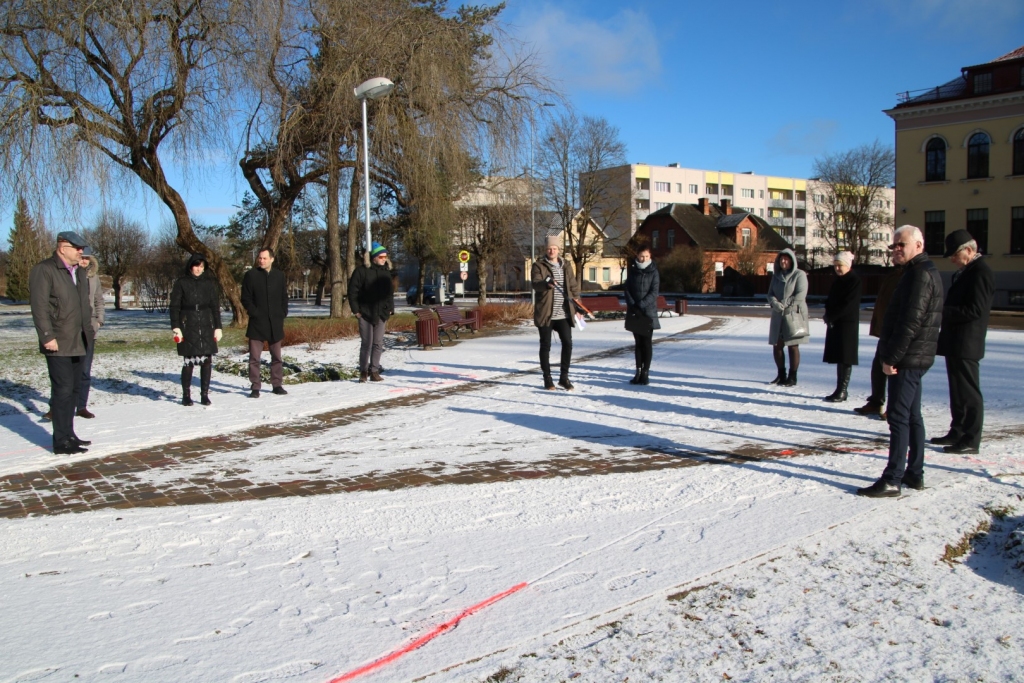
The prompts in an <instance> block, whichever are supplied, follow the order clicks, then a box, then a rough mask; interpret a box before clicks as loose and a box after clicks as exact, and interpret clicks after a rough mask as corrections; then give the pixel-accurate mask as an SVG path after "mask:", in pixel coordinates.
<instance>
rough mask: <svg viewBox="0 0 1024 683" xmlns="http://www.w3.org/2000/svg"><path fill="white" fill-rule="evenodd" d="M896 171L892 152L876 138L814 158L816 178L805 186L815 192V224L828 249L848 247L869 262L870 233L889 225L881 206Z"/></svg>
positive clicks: (854, 253)
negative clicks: (848, 148) (860, 144)
mask: <svg viewBox="0 0 1024 683" xmlns="http://www.w3.org/2000/svg"><path fill="white" fill-rule="evenodd" d="M895 172H896V155H895V153H894V152H893V150H892V148H890V147H886V146H885V145H882V144H881V143H880V142H877V141H876V142H874V143H872V144H870V145H862V146H860V147H855V148H854V149H851V150H848V151H846V152H838V153H836V154H827V155H825V156H823V157H821V158H819V159H816V160H815V162H814V174H815V175H816V176H817V177H816V178H815V179H814V182H813V184H812V186H811V187H809V188H808V189H809V191H810V192H811V193H812V195H816V196H812V199H814V200H815V201H814V205H815V210H814V224H815V225H816V226H817V227H818V230H820V231H821V234H822V235H823V236H824V239H825V242H826V243H827V245H828V246H829V248H830V249H831V250H832V251H833V252H837V251H843V250H848V251H851V252H853V255H854V257H855V258H856V260H857V262H865V261H867V260H868V257H869V254H870V250H871V247H872V246H873V242H875V240H872V239H871V233H872V232H873V231H875V232H877V231H879V230H880V229H881V228H891V227H892V224H893V217H892V214H890V213H889V212H888V211H887V210H886V209H885V208H884V207H885V190H886V189H887V188H889V187H890V186H891V185H892V183H893V179H894V177H895ZM874 246H876V247H877V248H881V244H875V245H874Z"/></svg>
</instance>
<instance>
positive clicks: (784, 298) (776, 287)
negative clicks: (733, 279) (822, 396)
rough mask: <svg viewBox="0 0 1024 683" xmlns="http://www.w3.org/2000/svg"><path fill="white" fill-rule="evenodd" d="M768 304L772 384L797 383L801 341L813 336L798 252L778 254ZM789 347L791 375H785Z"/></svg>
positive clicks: (804, 341) (787, 385)
mask: <svg viewBox="0 0 1024 683" xmlns="http://www.w3.org/2000/svg"><path fill="white" fill-rule="evenodd" d="M768 305H769V306H771V309H772V319H771V324H770V326H769V329H768V343H769V344H771V345H772V353H773V355H774V357H775V367H776V368H777V369H778V374H776V375H775V379H773V380H772V381H771V382H770V384H778V385H779V386H782V387H795V386H796V373H797V370H798V369H799V368H800V344H805V343H807V342H808V341H809V340H810V338H811V331H810V326H809V325H808V315H807V275H806V274H805V273H804V272H803V271H802V270H800V269H799V268H797V265H796V254H794V253H793V250H792V249H783V250H782V251H780V252H779V255H778V256H776V257H775V272H774V274H773V275H772V281H771V284H770V285H769V286H768ZM786 349H788V350H789V374H786V354H785V350H786Z"/></svg>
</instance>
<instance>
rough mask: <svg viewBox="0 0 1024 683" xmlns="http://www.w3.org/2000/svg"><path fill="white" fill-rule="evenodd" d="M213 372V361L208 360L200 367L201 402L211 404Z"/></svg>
mask: <svg viewBox="0 0 1024 683" xmlns="http://www.w3.org/2000/svg"><path fill="white" fill-rule="evenodd" d="M212 374H213V362H212V361H209V360H208V361H206V362H205V363H203V366H202V367H201V368H200V369H199V402H200V403H202V404H203V405H204V406H208V405H210V376H211V375H212Z"/></svg>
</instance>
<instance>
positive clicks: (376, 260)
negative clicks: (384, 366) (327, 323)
mask: <svg viewBox="0 0 1024 683" xmlns="http://www.w3.org/2000/svg"><path fill="white" fill-rule="evenodd" d="M348 305H349V308H351V309H352V313H353V314H354V315H355V316H356V318H358V319H359V340H360V344H359V381H360V382H365V381H366V380H367V378H368V377H369V379H370V381H371V382H380V381H381V380H383V379H384V378H383V377H381V376H380V354H381V353H382V352H383V351H384V326H385V323H387V320H388V318H390V317H391V315H392V314H393V313H394V312H395V284H394V282H393V281H392V280H391V271H390V270H389V269H388V251H387V249H385V248H384V246H383V245H381V244H378V243H377V242H374V243H373V244H372V245H371V247H370V266H369V267H366V266H364V265H359V266H358V267H357V268H356V269H355V270H354V271H352V277H351V278H350V279H349V281H348Z"/></svg>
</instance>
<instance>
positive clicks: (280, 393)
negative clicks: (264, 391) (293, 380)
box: [270, 384, 288, 396]
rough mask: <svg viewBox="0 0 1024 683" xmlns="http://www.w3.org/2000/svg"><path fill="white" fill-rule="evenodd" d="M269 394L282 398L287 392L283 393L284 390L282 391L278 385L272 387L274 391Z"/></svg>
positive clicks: (282, 388)
mask: <svg viewBox="0 0 1024 683" xmlns="http://www.w3.org/2000/svg"><path fill="white" fill-rule="evenodd" d="M270 393H272V394H277V395H278V396H284V395H286V394H287V393H288V392H287V391H285V390H284V387H282V386H281V385H280V384H279V385H277V386H276V387H274V390H273V391H272V392H270Z"/></svg>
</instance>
